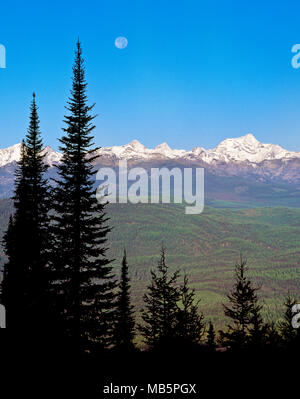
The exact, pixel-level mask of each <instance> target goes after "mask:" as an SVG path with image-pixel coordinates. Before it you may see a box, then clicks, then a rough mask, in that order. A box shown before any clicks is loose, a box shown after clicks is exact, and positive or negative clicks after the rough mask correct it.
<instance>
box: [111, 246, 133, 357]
mask: <svg viewBox="0 0 300 399" xmlns="http://www.w3.org/2000/svg"><path fill="white" fill-rule="evenodd" d="M133 309H134V308H133V306H132V305H131V300H130V279H129V276H128V264H127V256H126V251H125V250H124V255H123V259H122V269H121V278H120V282H119V292H118V296H117V301H116V320H115V329H114V345H115V348H116V349H118V350H120V351H128V350H132V349H134V344H133V339H134V336H135V332H134V327H135V321H134V310H133Z"/></svg>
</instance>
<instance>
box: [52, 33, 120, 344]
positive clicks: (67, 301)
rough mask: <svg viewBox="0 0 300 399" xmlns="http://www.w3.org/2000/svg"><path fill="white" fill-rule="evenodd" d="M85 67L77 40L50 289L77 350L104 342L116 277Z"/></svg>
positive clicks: (60, 169) (62, 147) (57, 193)
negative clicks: (99, 192) (97, 179)
mask: <svg viewBox="0 0 300 399" xmlns="http://www.w3.org/2000/svg"><path fill="white" fill-rule="evenodd" d="M86 91H87V83H86V80H85V67H84V61H83V58H82V50H81V45H80V43H79V41H78V43H77V48H76V53H75V63H74V66H73V83H72V90H71V97H70V98H69V101H68V105H67V107H66V109H67V111H68V115H67V116H65V120H64V122H65V128H63V132H64V135H63V137H62V138H61V139H60V143H61V145H60V151H61V152H62V154H63V156H62V162H61V164H60V165H58V175H59V177H58V179H57V180H56V187H55V189H54V191H53V206H54V210H55V216H54V223H53V228H52V232H53V240H54V241H53V245H54V248H53V254H54V256H53V259H52V269H53V271H54V272H55V291H56V294H57V302H58V304H59V308H60V309H59V311H60V313H61V314H62V315H63V317H64V325H63V328H64V330H65V332H66V333H67V335H68V336H69V337H70V338H72V340H73V341H74V343H75V345H76V347H77V349H78V350H79V351H86V350H90V348H91V347H92V346H94V345H100V346H101V347H107V346H109V345H110V344H111V338H112V332H113V313H114V307H115V305H114V298H115V294H114V289H115V281H114V276H113V274H112V267H111V265H110V262H111V261H110V260H109V259H108V258H107V256H106V251H107V234H108V233H109V231H110V228H109V227H108V225H107V221H108V219H107V217H106V214H105V204H103V203H101V202H98V201H97V199H96V196H95V189H94V187H93V185H94V174H95V171H94V168H93V161H94V160H95V159H96V158H97V154H96V153H95V151H96V150H97V148H95V146H94V142H93V141H94V137H93V135H92V131H93V130H94V128H95V126H94V125H93V119H94V117H95V116H93V115H91V110H92V109H93V105H92V106H90V105H88V99H87V93H86Z"/></svg>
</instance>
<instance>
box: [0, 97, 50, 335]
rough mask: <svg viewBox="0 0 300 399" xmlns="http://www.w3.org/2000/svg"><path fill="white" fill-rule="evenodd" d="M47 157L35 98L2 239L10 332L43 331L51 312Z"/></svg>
mask: <svg viewBox="0 0 300 399" xmlns="http://www.w3.org/2000/svg"><path fill="white" fill-rule="evenodd" d="M45 155H46V154H45V152H44V148H43V143H42V139H41V135H40V128H39V117H38V108H37V105H36V101H35V94H33V100H32V103H31V108H30V123H29V128H28V133H27V135H26V140H25V141H23V142H22V145H21V156H20V161H19V162H18V165H17V169H16V173H15V175H16V179H15V193H14V197H13V202H14V208H15V212H14V215H13V216H11V218H10V221H9V225H8V229H7V232H6V234H5V236H4V246H5V251H6V255H7V257H8V262H7V264H6V265H5V268H4V280H3V283H2V302H3V304H4V305H5V306H6V313H7V328H11V329H12V330H15V331H17V330H23V331H24V330H25V331H28V330H31V331H33V330H34V331H36V332H38V331H39V330H40V329H43V330H44V331H45V329H46V328H47V327H46V325H47V317H48V316H49V315H48V309H50V308H49V307H50V306H51V302H50V297H49V282H50V277H49V269H48V231H47V227H48V223H49V216H48V212H49V186H48V183H47V180H46V179H45V172H46V171H47V166H46V165H45V162H44V158H45Z"/></svg>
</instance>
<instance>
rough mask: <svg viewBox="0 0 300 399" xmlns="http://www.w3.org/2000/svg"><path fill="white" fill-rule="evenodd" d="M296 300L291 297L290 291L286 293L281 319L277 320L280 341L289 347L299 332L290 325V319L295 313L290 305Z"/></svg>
mask: <svg viewBox="0 0 300 399" xmlns="http://www.w3.org/2000/svg"><path fill="white" fill-rule="evenodd" d="M296 303H297V301H296V300H295V299H294V298H292V297H291V295H290V293H289V294H288V295H287V297H286V299H285V302H284V307H285V311H284V314H283V320H282V321H280V322H279V332H280V335H281V339H282V342H283V344H284V345H285V346H287V347H290V346H292V345H295V344H296V340H297V338H298V336H299V332H298V330H297V329H295V328H294V327H293V325H292V319H293V317H294V315H295V313H293V311H292V307H293V306H294V305H295V304H296Z"/></svg>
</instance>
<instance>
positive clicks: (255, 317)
mask: <svg viewBox="0 0 300 399" xmlns="http://www.w3.org/2000/svg"><path fill="white" fill-rule="evenodd" d="M268 330H269V326H268V324H265V323H264V321H263V318H262V316H261V306H260V305H257V304H256V305H255V306H254V308H253V310H252V318H251V324H250V326H249V345H250V346H251V348H252V349H255V350H261V349H262V348H263V347H264V346H265V345H266V343H267V336H268Z"/></svg>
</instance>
